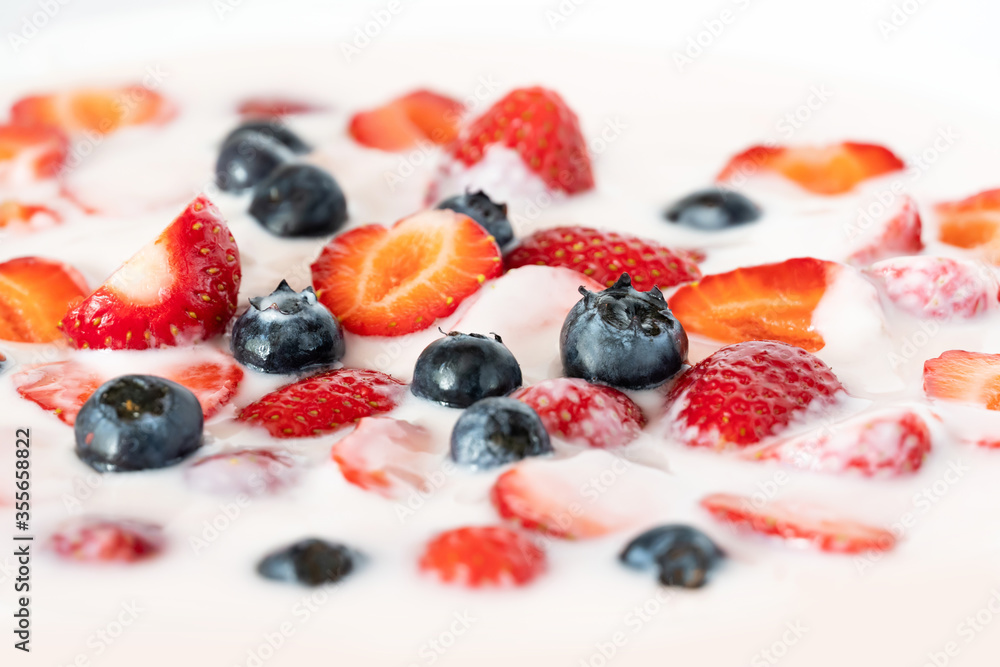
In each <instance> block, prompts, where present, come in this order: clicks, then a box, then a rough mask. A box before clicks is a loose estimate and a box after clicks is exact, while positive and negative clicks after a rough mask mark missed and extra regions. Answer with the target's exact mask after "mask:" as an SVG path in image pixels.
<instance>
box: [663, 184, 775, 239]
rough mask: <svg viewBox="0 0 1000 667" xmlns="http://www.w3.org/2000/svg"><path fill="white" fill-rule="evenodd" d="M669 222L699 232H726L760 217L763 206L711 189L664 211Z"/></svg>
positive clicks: (734, 194) (725, 191) (738, 194)
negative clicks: (713, 230)
mask: <svg viewBox="0 0 1000 667" xmlns="http://www.w3.org/2000/svg"><path fill="white" fill-rule="evenodd" d="M663 215H664V217H666V219H667V220H669V221H670V222H679V223H680V224H682V225H687V226H688V227H696V228H697V229H708V230H712V229H725V228H726V227H735V226H736V225H742V224H743V223H746V222H753V221H754V220H756V219H757V218H759V217H760V207H758V206H757V205H756V204H754V203H753V202H752V201H750V200H749V199H747V198H746V197H744V196H743V195H741V194H740V193H739V192H735V191H733V190H725V189H723V188H708V189H705V190H699V191H697V192H692V193H691V194H689V195H688V196H687V197H684V198H683V199H679V200H678V201H676V202H674V203H673V204H672V205H671V206H670V208H668V209H667V210H666V211H665V212H664V214H663Z"/></svg>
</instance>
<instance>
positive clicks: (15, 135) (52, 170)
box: [0, 125, 69, 182]
mask: <svg viewBox="0 0 1000 667" xmlns="http://www.w3.org/2000/svg"><path fill="white" fill-rule="evenodd" d="M68 149H69V141H68V140H67V139H66V135H64V134H63V133H62V132H61V131H59V130H58V129H55V128H52V127H41V126H37V127H27V126H23V125H20V126H19V125H0V182H21V181H23V180H30V179H32V178H50V177H52V176H55V175H56V174H58V173H59V170H60V169H61V168H62V166H63V163H64V162H65V161H66V155H67V152H68ZM25 175H27V176H28V179H24V178H23V177H24V176H25Z"/></svg>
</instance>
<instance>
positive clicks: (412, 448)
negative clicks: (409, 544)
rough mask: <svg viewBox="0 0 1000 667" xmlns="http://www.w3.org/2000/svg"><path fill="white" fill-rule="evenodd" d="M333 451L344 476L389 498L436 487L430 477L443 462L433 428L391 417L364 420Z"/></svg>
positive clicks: (366, 418) (331, 452)
mask: <svg viewBox="0 0 1000 667" xmlns="http://www.w3.org/2000/svg"><path fill="white" fill-rule="evenodd" d="M330 454H331V456H332V458H333V460H334V461H335V462H336V463H337V465H338V466H340V472H341V474H343V476H344V479H346V480H347V481H348V482H350V483H351V484H354V485H355V486H359V487H361V488H362V489H366V490H368V491H374V492H376V493H379V494H381V495H383V496H385V497H386V498H402V497H405V496H406V495H407V494H409V493H411V492H413V491H422V492H427V491H428V490H430V489H432V488H433V484H431V482H430V481H429V478H430V476H431V475H433V474H434V473H435V472H438V473H439V474H440V471H439V468H440V467H441V462H442V457H441V456H440V455H439V454H438V453H437V452H435V447H434V443H433V441H432V439H431V433H430V431H428V430H427V429H426V428H424V427H422V426H416V425H414V424H411V423H409V422H405V421H401V420H399V419H391V418H389V417H365V418H364V419H362V420H360V421H359V422H358V425H357V427H356V428H355V429H354V431H352V432H351V433H350V434H348V435H347V436H346V437H345V438H344V439H343V440H340V441H339V442H337V443H335V444H334V445H333V447H332V449H331V450H330Z"/></svg>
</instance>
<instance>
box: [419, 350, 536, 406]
mask: <svg viewBox="0 0 1000 667" xmlns="http://www.w3.org/2000/svg"><path fill="white" fill-rule="evenodd" d="M520 386H521V367H520V366H519V365H518V363H517V359H515V358H514V355H513V354H511V353H510V350H508V349H507V347H506V346H505V345H504V344H503V341H502V340H501V339H500V336H497V335H496V334H493V338H487V337H486V336H483V335H481V334H464V333H459V332H457V331H452V332H451V333H449V334H447V335H446V336H445V337H444V338H441V339H438V340H436V341H434V342H433V343H431V344H430V345H428V346H427V347H426V348H425V349H424V351H423V352H421V353H420V356H419V357H417V365H416V367H415V368H414V369H413V383H412V384H411V385H410V390H411V391H413V393H414V394H416V395H417V396H420V397H421V398H426V399H428V400H431V401H434V402H435V403H440V404H442V405H447V406H448V407H449V408H467V407H469V406H470V405H472V404H473V403H475V402H476V401H478V400H480V399H483V398H486V397H488V396H506V395H507V394H509V393H510V392H512V391H514V390H515V389H517V388H518V387H520Z"/></svg>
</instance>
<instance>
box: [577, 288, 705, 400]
mask: <svg viewBox="0 0 1000 667" xmlns="http://www.w3.org/2000/svg"><path fill="white" fill-rule="evenodd" d="M580 293H581V294H582V295H583V299H581V300H580V301H579V302H577V304H576V305H575V306H573V309H572V310H570V311H569V315H567V316H566V321H565V322H564V323H563V328H562V333H561V335H560V338H559V349H560V351H561V354H562V363H563V371H564V372H565V373H566V375H567V376H568V377H577V378H583V379H584V380H587V381H588V382H593V383H595V384H606V385H610V386H612V387H617V388H619V389H648V388H650V387H655V386H657V385H660V384H663V383H664V382H666V381H667V380H668V379H670V378H671V377H672V376H673V375H674V374H675V373H677V371H679V370H680V368H681V365H682V364H683V363H684V361H685V360H686V359H687V352H688V339H687V334H686V333H685V332H684V328H683V327H681V325H680V322H678V321H677V320H676V319H675V318H674V316H673V314H672V313H671V312H670V308H668V307H667V302H666V300H664V298H663V294H662V293H660V290H659V288H656V287H654V288H653V289H652V290H650V291H648V292H639V291H638V290H636V289H635V288H633V287H632V281H631V280H630V278H629V275H628V274H627V273H623V274H622V275H621V277H620V278H619V279H618V282H616V283H615V284H614V285H613V286H611V287H609V288H608V289H606V290H604V291H603V292H596V293H595V292H590V291H588V290H587V289H586V288H584V287H581V288H580Z"/></svg>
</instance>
